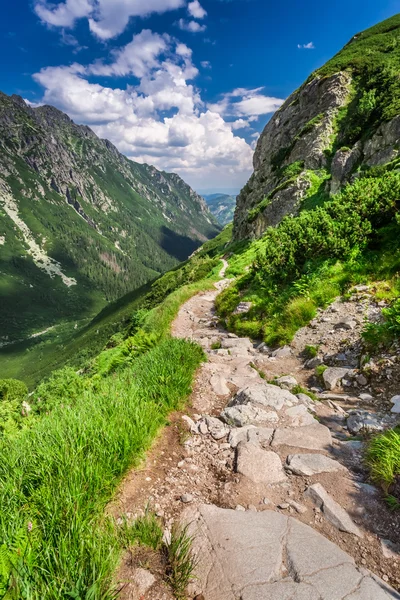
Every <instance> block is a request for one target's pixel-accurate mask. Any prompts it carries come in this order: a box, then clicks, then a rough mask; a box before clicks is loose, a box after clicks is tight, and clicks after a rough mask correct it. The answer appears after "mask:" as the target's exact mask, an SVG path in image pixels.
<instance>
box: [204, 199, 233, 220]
mask: <svg viewBox="0 0 400 600" xmlns="http://www.w3.org/2000/svg"><path fill="white" fill-rule="evenodd" d="M203 198H204V199H205V201H206V202H207V204H208V208H209V209H210V211H211V213H212V214H213V215H214V217H215V218H216V219H217V221H218V223H219V224H220V225H227V224H228V223H231V222H232V221H233V214H234V212H235V206H236V196H229V195H228V194H205V195H203Z"/></svg>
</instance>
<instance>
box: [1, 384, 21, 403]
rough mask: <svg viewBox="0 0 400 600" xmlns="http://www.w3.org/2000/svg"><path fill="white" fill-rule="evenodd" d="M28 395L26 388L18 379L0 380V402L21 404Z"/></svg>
mask: <svg viewBox="0 0 400 600" xmlns="http://www.w3.org/2000/svg"><path fill="white" fill-rule="evenodd" d="M27 395H28V388H27V387H26V385H25V383H24V382H23V381H19V380H18V379H0V402H3V401H7V402H12V401H13V400H17V401H18V402H20V403H21V402H22V401H23V400H25V398H26V397H27Z"/></svg>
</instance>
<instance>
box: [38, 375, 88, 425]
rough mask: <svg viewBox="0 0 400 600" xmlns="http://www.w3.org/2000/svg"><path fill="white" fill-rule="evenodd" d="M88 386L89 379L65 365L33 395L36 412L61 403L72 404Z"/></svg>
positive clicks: (44, 411) (52, 407)
mask: <svg viewBox="0 0 400 600" xmlns="http://www.w3.org/2000/svg"><path fill="white" fill-rule="evenodd" d="M86 387H87V380H86V379H85V378H84V377H82V376H81V375H79V374H78V373H77V372H76V371H75V369H73V368H72V367H64V368H63V369H59V370H58V371H54V373H53V374H52V375H51V376H50V377H49V379H47V380H46V381H44V382H43V383H41V384H40V385H39V386H38V387H37V388H36V390H35V393H34V395H33V397H32V408H33V410H34V412H35V413H37V414H41V413H47V412H50V411H52V410H53V409H54V408H56V407H57V406H60V405H62V404H63V405H65V406H71V405H73V404H75V402H76V400H77V398H78V397H79V396H80V395H81V394H82V392H83V391H84V390H85V389H86Z"/></svg>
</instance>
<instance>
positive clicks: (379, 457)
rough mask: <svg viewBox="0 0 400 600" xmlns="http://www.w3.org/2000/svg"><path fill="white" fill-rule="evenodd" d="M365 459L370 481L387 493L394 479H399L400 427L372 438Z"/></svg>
mask: <svg viewBox="0 0 400 600" xmlns="http://www.w3.org/2000/svg"><path fill="white" fill-rule="evenodd" d="M365 459H366V463H367V465H368V467H369V469H370V472H371V477H372V479H373V480H374V481H376V482H377V483H379V484H380V485H382V487H383V489H384V490H385V492H386V493H387V492H389V491H390V488H391V486H392V485H393V484H394V483H395V481H396V478H398V477H400V427H397V428H396V429H392V430H390V431H386V432H385V433H382V434H380V435H377V436H376V437H375V438H373V439H372V440H371V441H370V443H369V445H368V449H367V452H366V456H365ZM399 500H400V498H399Z"/></svg>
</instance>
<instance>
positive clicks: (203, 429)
mask: <svg viewBox="0 0 400 600" xmlns="http://www.w3.org/2000/svg"><path fill="white" fill-rule="evenodd" d="M198 429H199V432H200V433H201V434H203V435H206V434H207V433H208V427H207V423H206V422H205V421H203V420H202V421H200V423H199V424H198Z"/></svg>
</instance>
